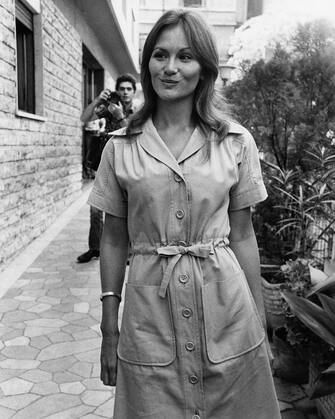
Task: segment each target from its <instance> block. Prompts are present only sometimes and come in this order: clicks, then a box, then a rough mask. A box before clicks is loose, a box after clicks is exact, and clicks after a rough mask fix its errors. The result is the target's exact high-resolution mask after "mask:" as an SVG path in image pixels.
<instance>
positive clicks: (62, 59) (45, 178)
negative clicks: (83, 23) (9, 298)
mask: <svg viewBox="0 0 335 419" xmlns="http://www.w3.org/2000/svg"><path fill="white" fill-rule="evenodd" d="M0 17H1V18H0V270H2V268H3V267H4V266H5V265H6V263H8V262H9V261H10V260H12V259H13V258H14V257H15V256H17V255H18V254H19V253H20V251H22V250H23V249H24V248H25V247H26V246H27V244H29V243H30V242H31V241H32V240H33V239H34V238H36V237H38V236H39V235H40V234H41V233H42V232H43V231H44V230H45V229H46V228H47V227H48V226H49V225H50V224H51V223H52V222H53V221H54V220H55V219H56V217H57V216H58V215H59V214H60V213H61V212H62V211H63V210H64V209H65V208H66V207H68V205H69V204H70V203H71V202H72V201H74V200H75V199H76V198H77V197H78V196H79V194H80V190H81V186H82V167H81V144H82V127H81V122H80V114H81V110H82V43H81V39H80V37H79V35H78V33H77V32H76V31H75V29H74V28H73V27H72V26H71V25H70V23H69V22H68V21H67V19H66V18H65V17H64V16H63V15H62V13H61V12H60V10H59V9H57V7H56V6H55V4H54V3H53V1H52V0H42V1H41V15H40V17H41V28H40V29H41V30H40V34H39V36H40V37H41V46H42V48H41V51H42V60H41V61H42V63H41V64H42V71H41V74H42V79H43V90H42V92H40V95H41V101H42V103H43V105H42V109H43V116H44V118H45V120H42V121H40V120H34V119H31V118H27V117H22V116H18V115H17V114H16V40H15V1H14V0H0Z"/></svg>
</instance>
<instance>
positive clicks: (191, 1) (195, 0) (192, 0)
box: [182, 0, 202, 7]
mask: <svg viewBox="0 0 335 419" xmlns="http://www.w3.org/2000/svg"><path fill="white" fill-rule="evenodd" d="M182 3H183V7H202V0H184V1H182Z"/></svg>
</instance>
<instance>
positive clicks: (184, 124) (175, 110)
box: [154, 101, 194, 129]
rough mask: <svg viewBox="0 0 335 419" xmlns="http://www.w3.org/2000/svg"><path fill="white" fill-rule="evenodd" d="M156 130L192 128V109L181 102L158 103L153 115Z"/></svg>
mask: <svg viewBox="0 0 335 419" xmlns="http://www.w3.org/2000/svg"><path fill="white" fill-rule="evenodd" d="M154 124H155V125H156V128H159V127H160V128H162V129H166V128H169V127H172V126H173V127H174V128H176V127H179V128H181V129H187V128H194V123H193V121H192V107H191V106H189V105H188V104H186V103H184V102H181V103H176V102H159V101H158V103H157V109H156V112H155V115H154Z"/></svg>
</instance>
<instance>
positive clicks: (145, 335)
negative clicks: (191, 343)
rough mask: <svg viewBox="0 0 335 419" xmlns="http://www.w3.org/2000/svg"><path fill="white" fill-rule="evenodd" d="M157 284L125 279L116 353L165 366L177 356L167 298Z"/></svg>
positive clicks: (133, 360)
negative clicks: (127, 281)
mask: <svg viewBox="0 0 335 419" xmlns="http://www.w3.org/2000/svg"><path fill="white" fill-rule="evenodd" d="M158 291H159V286H156V285H135V284H133V283H127V285H126V295H125V303H124V304H125V305H124V311H123V317H122V325H121V331H120V339H119V345H118V357H119V358H120V359H122V360H123V361H125V362H129V363H132V364H138V365H156V366H164V365H169V364H171V363H172V362H173V360H174V359H175V357H176V349H175V347H176V344H175V337H174V332H173V324H172V316H171V309H170V301H169V298H168V296H167V297H166V298H161V297H159V295H158Z"/></svg>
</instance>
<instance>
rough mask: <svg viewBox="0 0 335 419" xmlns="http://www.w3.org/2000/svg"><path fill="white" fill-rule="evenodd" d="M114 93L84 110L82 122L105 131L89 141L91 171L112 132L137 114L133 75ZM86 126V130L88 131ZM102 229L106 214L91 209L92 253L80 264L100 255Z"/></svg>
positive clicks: (123, 77)
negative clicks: (96, 124) (99, 123)
mask: <svg viewBox="0 0 335 419" xmlns="http://www.w3.org/2000/svg"><path fill="white" fill-rule="evenodd" d="M115 90H116V91H115V92H112V91H111V90H110V89H104V90H103V91H102V92H101V93H100V94H99V96H97V97H96V98H95V99H94V100H93V102H91V103H90V104H89V105H88V106H87V107H86V108H85V109H84V111H83V113H82V115H81V117H80V119H81V121H82V122H85V124H86V126H89V125H90V123H91V121H95V120H99V121H102V120H104V124H103V130H102V129H100V130H99V133H98V135H97V134H95V135H92V136H90V139H89V149H88V152H87V156H86V164H87V165H88V166H89V167H90V169H93V170H95V171H96V170H97V169H98V165H99V162H100V157H101V153H102V150H103V148H104V146H105V144H106V142H107V140H108V138H109V137H110V133H111V132H113V131H115V130H117V129H119V128H122V127H125V126H126V125H127V123H128V118H129V117H130V116H131V115H132V114H133V113H134V112H135V109H134V105H133V98H134V95H135V92H136V80H135V78H134V77H133V76H132V75H131V74H123V75H121V76H119V77H118V78H117V80H116V84H115ZM86 126H85V129H86ZM102 227H103V213H102V211H100V210H98V209H97V208H95V207H92V206H91V207H90V230H89V236H88V245H89V250H88V251H87V252H85V253H83V254H81V255H80V256H78V258H77V262H78V263H86V262H89V261H90V260H91V259H93V258H97V257H99V256H100V238H101V234H102Z"/></svg>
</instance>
